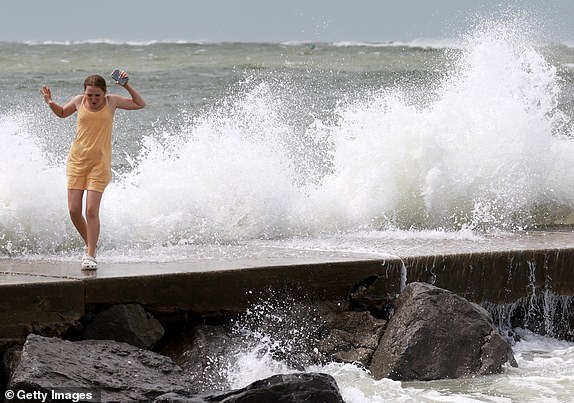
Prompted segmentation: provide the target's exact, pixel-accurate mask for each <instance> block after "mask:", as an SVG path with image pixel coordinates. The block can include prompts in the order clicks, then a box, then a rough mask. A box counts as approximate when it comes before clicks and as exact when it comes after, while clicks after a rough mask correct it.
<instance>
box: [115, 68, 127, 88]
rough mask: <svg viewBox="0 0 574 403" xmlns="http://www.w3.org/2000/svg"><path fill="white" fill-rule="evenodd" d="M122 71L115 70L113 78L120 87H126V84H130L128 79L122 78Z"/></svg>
mask: <svg viewBox="0 0 574 403" xmlns="http://www.w3.org/2000/svg"><path fill="white" fill-rule="evenodd" d="M120 74H121V71H120V70H119V69H115V70H114V71H112V78H113V79H114V80H115V81H116V83H118V84H119V85H126V83H127V82H128V78H127V77H126V78H122V77H120Z"/></svg>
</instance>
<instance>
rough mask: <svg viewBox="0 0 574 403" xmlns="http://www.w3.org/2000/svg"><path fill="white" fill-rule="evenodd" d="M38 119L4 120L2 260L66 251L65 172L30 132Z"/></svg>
mask: <svg viewBox="0 0 574 403" xmlns="http://www.w3.org/2000/svg"><path fill="white" fill-rule="evenodd" d="M32 120H33V119H32V117H31V116H28V115H26V114H13V115H8V116H2V117H0V143H1V145H2V146H1V147H0V255H3V254H4V255H10V256H11V255H22V254H28V253H35V252H37V251H43V252H55V251H61V250H62V248H63V243H62V240H63V239H66V234H67V227H66V225H65V222H66V221H65V219H66V217H67V211H66V209H65V197H66V193H65V173H64V170H63V169H62V167H61V166H54V165H52V163H51V161H50V156H49V155H46V154H45V153H44V150H43V149H42V146H41V143H40V142H39V141H37V140H36V139H35V138H34V137H33V136H32V135H31V134H30V132H29V131H28V127H29V125H30V122H31V121H32ZM57 189H61V191H58V190H57ZM65 242H66V241H64V243H65Z"/></svg>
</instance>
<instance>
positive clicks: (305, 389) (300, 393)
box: [205, 373, 344, 403]
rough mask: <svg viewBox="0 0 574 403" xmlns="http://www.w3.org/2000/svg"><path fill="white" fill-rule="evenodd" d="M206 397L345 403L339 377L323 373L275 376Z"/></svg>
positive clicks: (231, 401) (226, 402) (227, 402)
mask: <svg viewBox="0 0 574 403" xmlns="http://www.w3.org/2000/svg"><path fill="white" fill-rule="evenodd" d="M205 400H206V401H208V402H222V403H240V402H245V403H247V402H253V403H257V402H261V403H263V402H269V403H271V402H273V403H293V402H314V403H344V401H343V398H342V397H341V394H340V392H339V387H338V386H337V383H336V382H335V379H334V378H333V377H332V376H331V375H327V374H320V373H298V374H288V375H274V376H272V377H270V378H267V379H263V380H260V381H256V382H253V383H252V384H251V385H249V386H246V387H245V388H243V389H238V390H234V391H231V392H225V393H220V394H216V395H211V396H208V397H206V398H205Z"/></svg>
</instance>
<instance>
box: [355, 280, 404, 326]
mask: <svg viewBox="0 0 574 403" xmlns="http://www.w3.org/2000/svg"><path fill="white" fill-rule="evenodd" d="M395 299H396V294H395V293H393V292H390V291H389V281H388V278H386V277H385V276H370V277H368V278H366V279H364V280H363V281H361V282H359V283H357V284H355V285H354V287H353V289H352V290H351V293H350V295H349V302H350V308H351V310H353V311H369V312H370V313H371V314H372V315H373V316H375V317H376V318H380V319H389V318H390V317H391V316H392V314H393V302H394V300H395Z"/></svg>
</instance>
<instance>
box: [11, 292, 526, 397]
mask: <svg viewBox="0 0 574 403" xmlns="http://www.w3.org/2000/svg"><path fill="white" fill-rule="evenodd" d="M368 287H369V284H368V283H365V285H364V286H363V290H362V291H361V292H362V294H361V295H359V294H357V293H354V294H353V295H354V296H356V295H359V298H361V300H360V303H357V302H356V301H355V302H353V300H352V298H353V295H351V297H350V299H351V301H345V302H342V303H341V302H339V303H338V304H337V303H322V304H320V305H318V306H317V305H314V306H313V307H309V309H308V310H307V313H306V314H305V313H304V312H303V311H304V309H303V308H302V305H298V306H297V307H294V306H293V305H291V306H284V305H283V306H282V305H279V308H278V309H279V310H281V311H280V312H272V315H269V314H270V312H266V314H267V315H268V316H267V319H266V320H267V321H268V322H269V318H274V319H273V321H272V323H269V324H268V330H269V329H272V331H273V332H275V333H277V332H285V334H284V335H283V336H280V337H279V338H280V339H281V337H283V341H284V342H285V343H287V345H288V346H289V348H284V347H285V344H284V345H283V348H281V347H280V348H277V346H270V345H271V344H273V343H270V345H269V346H267V347H265V348H268V350H269V351H267V352H268V353H269V354H271V355H274V357H275V358H277V360H279V361H282V362H285V363H287V364H288V365H290V366H291V367H292V368H293V372H296V373H293V374H289V375H276V376H273V377H271V378H268V379H265V380H261V381H258V382H255V383H253V384H251V385H249V386H247V387H245V388H242V389H240V390H230V389H231V387H230V385H228V384H227V383H226V379H225V375H226V374H225V371H224V370H225V366H226V365H228V364H229V358H230V357H232V356H233V355H234V354H235V353H237V352H238V350H240V349H244V350H245V349H250V348H262V347H261V346H256V345H255V344H253V343H252V340H251V341H250V340H248V339H247V338H246V336H245V333H247V332H246V331H245V330H246V328H249V326H250V329H248V330H250V332H251V335H253V334H258V332H260V331H262V329H261V327H262V326H267V325H264V324H263V322H265V321H263V322H261V321H252V322H250V323H249V326H247V327H243V328H242V331H238V330H237V329H238V328H237V321H234V323H235V324H234V325H232V324H231V322H230V323H229V324H227V325H221V326H213V325H206V324H200V325H195V326H193V327H192V328H191V330H190V331H188V332H187V333H186V334H185V335H184V337H177V335H173V334H170V335H168V336H165V335H164V334H165V331H164V329H163V327H162V326H161V324H160V323H159V322H158V321H157V320H156V319H155V318H153V317H152V316H151V315H150V314H149V313H148V312H146V311H145V310H144V309H143V307H141V306H139V305H118V306H114V307H111V308H109V309H106V310H104V311H102V312H101V313H99V314H98V315H96V316H95V317H94V318H93V319H92V320H91V321H89V323H87V324H86V326H85V329H84V331H83V338H84V339H87V340H80V341H68V340H62V339H60V338H50V337H44V336H40V335H36V334H30V335H29V336H28V338H27V340H26V342H25V344H24V345H23V346H22V347H21V348H12V349H10V350H9V351H7V352H6V353H5V354H4V368H5V370H6V371H7V379H8V384H7V385H5V386H7V387H8V388H10V389H13V390H28V391H49V390H51V389H54V388H55V387H57V388H67V389H70V390H83V391H93V392H96V393H97V394H98V398H99V399H101V401H157V402H163V401H166V402H167V401H184V402H196V403H197V402H206V401H209V402H220V401H221V402H223V401H225V402H235V401H247V400H248V399H253V400H249V401H273V402H290V401H321V402H342V401H343V400H342V397H341V394H340V393H339V389H338V387H337V384H336V382H335V380H334V379H333V378H332V377H331V376H329V375H326V374H319V373H305V372H304V368H305V367H308V365H309V364H313V363H324V362H328V361H342V362H351V363H355V364H357V365H360V366H362V367H364V368H366V369H368V370H369V371H370V372H371V373H372V375H373V376H374V377H375V378H383V377H388V378H391V379H395V380H433V379H443V378H456V377H462V376H468V375H474V374H479V375H483V374H491V373H498V372H501V371H503V368H504V365H505V364H506V363H510V364H511V365H516V362H515V360H514V357H513V355H512V350H511V348H510V344H509V342H507V341H506V340H505V339H503V338H502V337H501V336H500V335H499V333H498V331H497V329H496V328H495V327H494V325H493V323H492V320H491V318H490V315H489V314H488V313H487V312H486V311H485V310H484V309H483V308H481V307H480V306H478V305H476V304H474V303H471V302H469V301H467V300H465V299H464V298H461V297H459V296H457V295H455V294H453V293H451V292H449V291H447V290H444V289H440V288H437V287H434V286H432V285H429V284H426V283H410V284H408V285H407V286H406V288H405V290H404V291H403V292H402V293H401V295H400V296H399V297H398V298H396V300H394V301H391V302H392V306H391V305H390V302H389V297H388V296H384V297H383V298H380V299H377V297H376V295H375V293H374V292H373V290H369V289H368ZM365 295H368V296H369V298H365V297H364V296H365ZM369 301H375V302H376V307H375V309H373V310H369V304H368V302H369ZM349 307H351V308H355V309H358V310H355V311H353V310H349V309H347V308H349ZM360 309H363V310H360ZM377 316H378V317H377ZM285 318H290V319H289V320H285ZM263 330H265V329H263ZM250 337H252V336H250ZM297 337H299V338H300V339H301V340H299V341H296V340H290V341H289V340H287V339H296V338H297ZM162 338H163V339H162ZM166 338H169V339H170V340H166ZM160 341H161V343H160ZM250 343H251V344H250ZM160 344H161V346H160V347H158V345H160ZM154 346H155V348H156V349H157V351H160V352H161V353H162V354H163V355H162V354H159V353H157V352H153V351H151V349H152V348H154ZM297 370H299V371H303V372H298V373H297ZM0 386H1V385H0Z"/></svg>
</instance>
